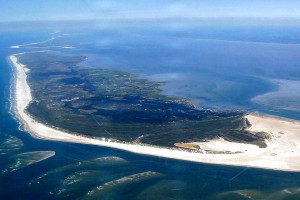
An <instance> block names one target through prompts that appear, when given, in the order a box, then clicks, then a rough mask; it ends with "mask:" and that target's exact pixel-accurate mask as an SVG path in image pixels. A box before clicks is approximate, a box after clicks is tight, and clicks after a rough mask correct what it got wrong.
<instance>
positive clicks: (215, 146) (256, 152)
mask: <svg viewBox="0 0 300 200" xmlns="http://www.w3.org/2000/svg"><path fill="white" fill-rule="evenodd" d="M10 60H11V62H12V63H13V66H14V67H15V70H14V71H15V90H14V97H15V103H14V111H15V114H16V116H17V117H18V118H19V120H20V121H21V122H22V123H23V125H24V126H23V127H24V129H25V130H26V131H28V132H29V133H30V134H31V135H32V136H33V137H36V138H40V139H47V140H56V141H65V142H74V143H84V144H92V145H99V146H106V147H112V148H116V149H122V150H126V151H130V152H134V153H140V154H147V155H153V156H160V157H166V158H173V159H181V160H188V161H194V162H203V163H213V164H223V165H235V166H249V167H258V168H267V169H276V170H285V171H300V123H299V122H295V121H286V120H281V119H276V118H272V117H260V116H256V115H248V116H246V117H247V118H248V120H249V121H250V123H251V124H252V127H251V128H250V130H251V131H255V132H257V131H265V132H268V133H270V134H271V135H272V138H273V139H272V140H271V141H268V142H267V144H268V146H267V148H258V147H256V146H254V145H250V144H242V143H234V142H227V141H225V140H223V139H218V140H213V141H209V142H206V143H198V145H200V146H202V148H204V149H205V148H207V149H211V150H219V151H241V152H242V153H237V154H202V153H192V152H187V151H184V150H176V149H167V148H160V147H154V146H148V145H138V144H128V143H119V142H112V141H110V140H108V139H92V138H87V137H83V136H78V135H74V134H71V133H67V132H64V131H60V130H57V129H55V128H51V127H48V126H46V125H45V124H42V123H39V122H38V121H35V120H34V119H33V118H31V117H30V116H29V115H28V114H27V113H26V112H25V109H26V107H27V105H28V104H29V102H30V101H31V100H32V97H31V92H30V88H29V86H28V84H27V82H26V78H27V75H26V73H28V70H27V69H26V66H24V65H22V64H21V63H18V59H17V57H16V55H11V56H10ZM86 131H88V130H86ZM245 150H247V151H245Z"/></svg>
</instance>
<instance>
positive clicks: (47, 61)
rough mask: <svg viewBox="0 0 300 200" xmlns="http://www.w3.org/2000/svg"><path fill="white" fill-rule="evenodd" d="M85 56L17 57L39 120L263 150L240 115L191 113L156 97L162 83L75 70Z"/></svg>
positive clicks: (111, 133) (147, 139)
mask: <svg viewBox="0 0 300 200" xmlns="http://www.w3.org/2000/svg"><path fill="white" fill-rule="evenodd" d="M85 59H86V57H84V56H63V55H59V54H54V53H46V52H36V53H26V54H22V55H19V56H18V61H19V62H21V63H23V64H25V65H27V67H28V68H29V69H30V71H29V73H28V83H29V85H30V88H31V90H32V95H33V101H32V102H31V103H30V105H29V106H28V108H27V112H28V113H29V114H30V115H31V116H33V117H34V118H35V119H37V120H38V121H41V122H43V123H47V124H49V125H51V126H54V127H57V128H60V129H64V130H66V131H69V132H72V133H74V134H80V135H85V136H90V137H105V138H111V139H116V140H119V141H126V142H139V143H146V144H153V145H160V146H168V147H173V146H174V143H176V142H191V141H205V140H207V139H212V138H215V137H223V138H224V139H226V140H229V141H239V142H245V143H252V144H257V145H259V146H260V147H264V146H265V143H264V137H265V134H264V133H260V134H256V135H254V134H251V133H249V132H248V131H246V128H247V127H248V126H249V125H250V124H249V122H248V121H247V120H246V119H244V118H243V116H244V115H245V112H240V111H212V110H199V109H197V108H195V107H194V106H193V105H192V104H191V103H190V101H189V100H188V99H184V98H180V97H174V96H167V95H163V94H161V90H160V89H159V86H161V85H162V84H164V83H162V82H153V81H149V80H146V79H142V78H140V77H139V76H137V75H135V74H131V73H128V72H122V71H116V70H108V69H95V68H89V67H82V66H80V62H82V61H84V60H85Z"/></svg>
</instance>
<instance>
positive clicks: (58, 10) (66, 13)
mask: <svg viewBox="0 0 300 200" xmlns="http://www.w3.org/2000/svg"><path fill="white" fill-rule="evenodd" d="M0 3H1V8H0V22H25V21H60V20H164V19H222V20H224V19H231V20H232V19H235V20H236V19H255V20H258V19H260V20H261V19H263V20H266V19H267V20H270V19H271V20H276V19H281V20H282V19H283V20H290V21H293V22H294V23H299V20H300V12H298V11H299V10H300V2H299V1H296V0H278V1H274V0H272V1H267V2H266V1H264V2H262V1H259V0H251V1H250V0H246V1H234V0H227V1H217V0H204V1H201V2H195V1H193V0H186V1H183V0H175V1H174V0H165V1H163V2H162V1H157V0H127V1H125V0H117V1H109V0H103V1H101V0H90V1H86V0H73V1H67V0H53V1H38V0H29V1H22V0H12V1H4V0H1V1H0Z"/></svg>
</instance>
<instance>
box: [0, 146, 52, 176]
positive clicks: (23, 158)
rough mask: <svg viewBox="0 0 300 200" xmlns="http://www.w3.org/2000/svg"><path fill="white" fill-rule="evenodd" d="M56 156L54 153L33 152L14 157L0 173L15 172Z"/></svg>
mask: <svg viewBox="0 0 300 200" xmlns="http://www.w3.org/2000/svg"><path fill="white" fill-rule="evenodd" d="M54 155H55V152H54V151H33V152H26V153H21V154H17V155H13V156H11V157H9V158H8V159H7V161H6V164H4V165H3V166H1V168H2V169H1V171H0V173H1V174H2V175H3V174H5V173H9V172H13V171H16V170H18V169H21V168H24V167H27V166H29V165H32V164H35V163H38V162H40V161H43V160H45V159H47V158H50V157H52V156H54Z"/></svg>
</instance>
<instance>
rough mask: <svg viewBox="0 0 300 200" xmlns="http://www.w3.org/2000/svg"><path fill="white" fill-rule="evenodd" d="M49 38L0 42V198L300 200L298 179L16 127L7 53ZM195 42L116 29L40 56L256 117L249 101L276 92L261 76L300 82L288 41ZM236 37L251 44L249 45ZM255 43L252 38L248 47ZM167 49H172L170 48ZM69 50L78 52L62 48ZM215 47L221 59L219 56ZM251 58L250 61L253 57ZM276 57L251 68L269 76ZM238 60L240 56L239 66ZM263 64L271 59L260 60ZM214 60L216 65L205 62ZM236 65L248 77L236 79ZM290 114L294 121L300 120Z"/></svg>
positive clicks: (5, 36)
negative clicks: (76, 57) (36, 134)
mask: <svg viewBox="0 0 300 200" xmlns="http://www.w3.org/2000/svg"><path fill="white" fill-rule="evenodd" d="M229 31H230V30H227V32H226V33H228V32H229ZM70 32H71V31H70V30H66V31H64V32H63V33H70ZM191 32H192V33H193V34H191ZM207 32H209V31H207ZM51 33H53V31H52V30H51V31H37V30H35V31H30V30H28V31H24V32H18V31H15V30H14V31H7V32H3V31H2V32H1V33H0V36H1V38H2V40H1V41H0V99H1V102H2V103H1V104H0V199H299V198H300V196H299V195H300V194H299V188H300V173H293V172H280V171H272V170H263V169H254V168H245V167H230V166H221V165H208V164H201V163H193V162H186V161H178V160H172V159H165V158H159V157H152V156H144V155H138V154H133V153H128V152H125V151H120V150H115V149H110V148H104V147H96V146H91V145H82V144H71V143H64V142H53V141H43V140H37V139H34V138H32V137H31V136H30V135H29V134H28V133H26V132H24V131H20V130H19V123H18V122H17V121H16V119H14V117H13V115H11V114H10V113H9V112H10V101H9V100H10V98H9V91H10V85H11V84H10V83H11V82H10V81H11V67H10V66H9V63H8V62H7V60H6V58H7V56H8V55H10V54H12V53H17V52H24V51H31V50H35V49H36V48H32V47H30V46H27V47H26V48H24V47H23V48H20V49H11V48H9V47H10V46H11V45H18V44H24V43H31V42H37V41H43V40H47V39H48V38H49V37H51ZM185 33H190V34H189V35H188V36H189V37H192V38H193V39H192V41H190V40H189V39H188V41H186V39H183V38H182V37H183V36H182V34H183V35H184V34H185ZM196 33H197V31H195V30H194V29H193V31H187V30H186V29H185V30H183V29H180V30H177V29H176V30H175V33H174V30H171V31H170V30H169V29H167V30H157V29H149V28H147V29H145V28H143V29H137V28H132V29H130V30H128V29H124V30H119V29H115V28H113V29H105V30H93V31H90V32H89V33H86V32H84V33H82V32H81V33H80V32H74V31H72V32H71V35H70V36H69V37H66V38H60V40H59V42H61V43H59V42H57V43H55V42H52V43H49V44H47V45H46V48H44V47H42V48H40V49H51V50H53V51H57V52H61V53H65V54H78V53H81V54H86V55H89V56H90V57H89V59H88V60H87V62H86V63H84V65H88V66H91V67H105V68H114V69H120V70H124V71H131V72H134V73H137V74H140V75H141V76H143V77H147V78H150V79H154V80H164V81H167V85H166V86H165V88H163V89H164V92H166V93H171V94H173V93H174V94H178V95H182V96H186V97H191V98H193V100H194V101H195V102H196V103H199V102H200V103H199V106H202V105H203V107H216V108H221V109H222V108H226V109H231V108H234V109H236V108H245V109H249V110H256V109H257V110H261V109H262V108H259V107H258V106H256V105H254V104H252V103H251V102H250V101H249V99H251V98H252V97H254V96H256V95H259V94H263V93H265V92H268V91H270V90H275V89H276V86H274V85H272V83H270V82H269V81H266V80H267V79H266V77H267V78H276V79H292V80H298V76H296V74H295V72H294V71H293V70H294V69H295V68H294V66H296V64H297V63H298V61H299V60H297V59H298V54H297V52H296V51H298V45H291V44H287V42H286V41H289V43H290V42H291V39H290V40H289V39H285V40H283V39H281V40H283V41H284V43H283V42H282V41H281V42H282V44H273V43H274V41H273V40H274V39H273V40H271V39H270V37H267V36H266V38H267V39H268V40H267V39H266V40H267V42H273V43H263V44H261V43H259V44H258V45H259V48H258V47H257V46H255V44H256V43H251V44H248V43H247V42H246V44H244V43H243V44H241V43H236V42H232V41H219V40H216V38H213V40H212V38H210V39H209V40H199V41H198V42H195V37H200V36H201V35H200V36H199V35H197V34H196ZM199 34H200V33H199ZM174 35H176V37H175V36H174ZM186 35H187V34H185V36H186ZM206 35H208V36H209V35H213V34H212V33H210V34H209V33H207V34H206ZM138 36H139V37H138ZM208 36H207V37H208ZM217 36H218V35H217ZM217 36H215V37H217ZM174 37H175V38H174ZM201 37H202V36H201ZM218 37H221V36H218ZM260 37H261V36H260ZM282 37H283V36H282ZM68 38H69V39H68ZM136 38H141V39H136ZM208 38H209V37H208ZM240 38H242V39H243V41H244V40H246V39H247V38H245V36H240ZM79 39H81V40H79ZM221 39H228V38H221ZM242 39H240V40H242ZM254 39H255V38H254ZM254 39H253V37H252V39H251V41H252V42H253V40H254ZM260 40H261V39H260ZM172 41H175V43H174V44H173V46H172V45H171V46H170V44H169V42H170V43H172ZM292 41H293V42H295V41H296V40H292ZM275 42H276V41H275ZM277 42H280V41H277ZM66 43H68V44H69V45H70V46H74V47H76V48H75V49H62V48H61V47H59V46H62V44H63V45H65V44H66ZM220 45H223V47H224V48H225V47H226V49H227V50H226V51H225V50H220V49H219V48H218V47H219V46H220ZM232 45H233V46H232ZM243 45H246V47H245V46H243ZM248 45H250V46H248ZM174 48H175V50H174ZM176 48H177V49H176ZM243 49H246V50H244V51H243ZM214 52H219V53H217V55H219V56H218V57H217V58H214V56H215V53H214ZM249 52H252V54H251V56H250V55H249V54H248V53H249ZM298 52H299V51H298ZM274 53H278V54H277V55H278V56H276V59H277V61H276V62H274V63H273V65H272V67H269V68H267V69H266V68H263V69H264V70H263V72H261V71H257V70H256V69H249V67H251V66H256V64H257V62H258V61H259V63H260V64H261V65H263V64H264V66H265V67H266V66H269V65H270V66H271V64H272V62H270V59H271V58H272V56H274ZM235 54H238V55H239V56H241V58H240V59H239V60H238V61H236V59H237V57H235ZM247 54H248V55H249V56H250V57H251V58H252V59H250V58H248V56H246V55H247ZM290 54H293V55H290ZM174 55H176V56H175V58H176V59H175V58H174ZM263 55H265V56H267V57H268V58H264V57H261V58H259V59H258V57H259V56H263ZM291 57H293V58H295V60H292V59H291ZM177 58H179V59H178V60H177ZM196 58H198V59H199V60H198V59H196ZM209 58H211V59H209ZM245 58H248V59H247V60H244V59H245ZM174 59H175V60H174ZM218 59H220V60H218ZM210 60H212V61H213V62H212V63H209V61H210ZM229 61H230V62H231V64H230V62H229ZM287 61H290V63H287ZM205 63H206V64H205ZM278 63H285V70H284V71H285V72H284V73H279V72H280V70H281V68H280V67H279V66H277V65H278ZM239 64H243V66H244V68H243V69H239V70H237V68H238V66H239ZM201 66H204V67H201ZM276 66H277V67H276ZM254 68H255V67H254ZM276 70H277V72H278V73H277V72H276ZM289 71H290V73H287V72H289ZM262 77H263V78H262ZM214 80H216V82H217V83H216V82H215V81H214ZM173 83H174V84H173ZM175 83H177V85H176V84H175ZM182 85H183V86H182ZM216 85H221V86H226V90H225V89H224V88H222V87H221V88H220V89H219V90H218V89H214V90H212V88H218V87H216ZM182 87H183V88H182ZM245 90H247V91H246V92H245ZM185 92H186V93H185ZM197 100H198V101H197ZM200 100H201V101H200ZM201 102H202V104H201ZM263 109H266V108H263ZM282 112H283V111H282ZM276 113H277V112H276ZM293 115H294V116H296V117H295V118H297V117H299V115H298V113H293ZM293 115H292V114H284V116H293Z"/></svg>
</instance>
